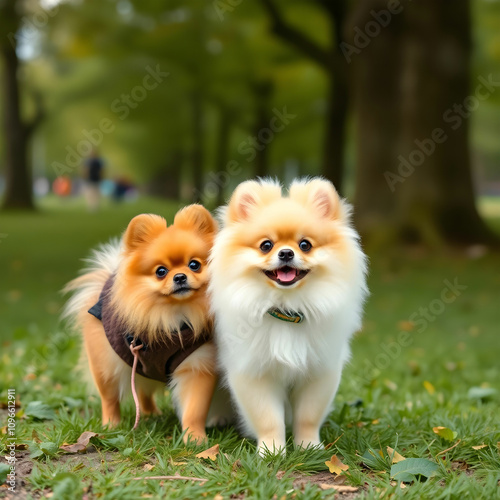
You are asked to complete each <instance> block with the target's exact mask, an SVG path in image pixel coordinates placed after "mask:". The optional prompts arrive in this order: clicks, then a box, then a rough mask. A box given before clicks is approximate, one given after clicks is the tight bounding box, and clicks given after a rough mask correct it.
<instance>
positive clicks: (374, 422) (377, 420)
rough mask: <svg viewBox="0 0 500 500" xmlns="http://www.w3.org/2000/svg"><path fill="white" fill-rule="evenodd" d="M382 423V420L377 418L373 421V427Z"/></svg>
mask: <svg viewBox="0 0 500 500" xmlns="http://www.w3.org/2000/svg"><path fill="white" fill-rule="evenodd" d="M379 423H380V420H379V419H378V418H376V419H375V420H372V425H377V424H379Z"/></svg>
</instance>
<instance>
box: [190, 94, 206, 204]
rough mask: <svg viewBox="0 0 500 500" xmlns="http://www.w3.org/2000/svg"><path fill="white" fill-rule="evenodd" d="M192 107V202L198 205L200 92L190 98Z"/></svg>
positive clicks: (200, 188)
mask: <svg viewBox="0 0 500 500" xmlns="http://www.w3.org/2000/svg"><path fill="white" fill-rule="evenodd" d="M192 106H193V154H192V174H193V179H192V182H193V202H194V203H199V202H201V201H202V199H203V188H204V181H203V174H204V172H203V170H204V169H203V151H204V144H203V139H204V138H203V98H202V95H201V91H200V90H199V89H196V90H195V91H194V93H193V98H192Z"/></svg>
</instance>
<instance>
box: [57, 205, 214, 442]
mask: <svg viewBox="0 0 500 500" xmlns="http://www.w3.org/2000/svg"><path fill="white" fill-rule="evenodd" d="M216 231H217V226H216V223H215V221H214V219H213V218H212V216H211V215H210V213H209V212H208V211H207V210H206V209H205V208H203V207H201V206H200V205H190V206H188V207H186V208H184V209H183V210H181V211H179V212H178V213H177V215H176V216H175V219H174V223H173V224H172V225H171V226H168V227H167V224H166V221H165V219H163V218H162V217H159V216H157V215H146V214H143V215H139V216H137V217H135V218H134V219H133V220H132V221H131V222H130V224H129V226H128V228H127V230H126V231H125V234H124V235H123V238H122V240H121V241H120V242H115V243H111V244H109V245H107V246H104V247H101V249H99V250H97V251H96V252H95V253H94V256H93V258H92V259H91V260H90V262H91V266H90V268H89V269H87V270H86V272H85V273H84V274H83V275H82V276H80V277H79V278H77V279H75V280H73V281H72V282H71V283H69V284H68V286H67V287H66V291H72V292H75V293H74V294H73V296H72V297H71V299H70V300H69V301H68V304H67V306H66V311H65V316H66V317H70V318H72V319H73V320H74V323H75V326H76V327H77V328H78V329H80V330H81V331H82V334H83V343H84V348H85V353H86V355H87V358H88V362H89V368H90V371H91V373H92V377H93V380H94V382H95V385H96V387H97V389H98V391H99V394H100V396H101V402H102V419H103V423H109V424H110V425H117V424H118V423H119V422H120V401H121V400H122V399H123V398H124V396H125V395H126V393H127V392H128V390H129V389H130V375H131V368H130V367H129V366H128V365H127V364H126V363H125V362H124V361H122V359H121V358H120V357H119V356H118V355H117V354H116V353H115V351H114V350H113V348H112V347H111V346H110V344H109V342H108V340H107V337H106V334H105V332H104V329H103V326H102V323H101V321H99V320H98V319H97V318H95V317H94V316H92V315H90V314H89V313H88V312H87V311H88V309H89V308H90V307H92V306H93V305H94V304H95V303H96V302H97V301H98V299H99V294H100V292H101V290H102V288H103V286H104V284H105V282H106V281H107V279H108V278H109V277H110V276H111V275H112V274H115V276H116V277H115V282H114V285H113V288H112V289H111V304H112V306H113V308H114V310H115V311H116V313H117V314H118V316H119V317H120V319H121V320H122V321H123V322H125V324H126V325H127V327H128V329H130V330H131V331H134V332H140V335H141V339H142V340H144V341H145V342H147V343H148V344H151V343H155V344H157V345H160V346H161V341H162V340H168V337H169V335H170V333H171V332H174V331H179V330H180V327H181V325H182V323H183V322H186V323H188V324H189V325H190V326H191V328H192V330H193V332H194V333H195V335H199V334H200V333H201V332H202V331H204V330H206V329H212V319H211V317H210V314H209V304H208V299H207V294H206V288H207V283H208V274H207V269H206V261H207V258H208V255H209V252H210V249H211V246H212V243H213V239H214V236H215V233H216ZM193 260H195V261H198V262H199V263H201V268H200V270H197V271H193V270H191V269H190V268H189V267H188V266H189V263H190V262H191V261H193ZM160 266H164V267H165V268H166V269H167V270H168V273H167V275H166V276H165V277H164V278H159V277H157V276H156V274H155V273H156V270H157V269H158V268H159V267H160ZM179 273H182V274H185V275H186V277H187V284H188V286H189V288H190V290H189V291H183V292H182V293H181V292H178V291H176V288H175V285H174V282H173V277H174V276H175V275H176V274H179ZM137 334H138V333H137ZM215 358H216V354H215V347H214V345H213V342H211V341H210V342H207V343H206V344H204V345H203V346H201V347H200V348H198V349H197V350H196V351H195V352H194V353H192V354H191V355H190V356H189V357H188V358H187V359H185V360H184V361H183V362H182V363H181V364H180V365H179V366H178V367H177V369H176V370H175V371H174V373H173V376H172V382H171V389H172V396H173V399H174V403H175V405H176V407H177V411H178V414H179V418H180V420H181V423H182V428H183V431H186V433H185V435H184V440H185V441H186V440H187V439H188V438H191V439H193V440H196V441H201V440H204V439H205V438H206V434H205V421H206V418H207V414H208V410H209V406H210V402H211V399H212V395H213V391H214V387H215V383H216V367H215V365H216V361H215ZM136 384H137V392H138V396H139V401H140V406H141V411H142V413H143V414H158V413H159V410H158V408H157V406H156V403H155V401H154V393H155V392H156V391H158V390H160V389H162V387H163V383H162V382H158V381H154V380H151V379H148V378H145V377H142V376H141V375H137V376H136Z"/></svg>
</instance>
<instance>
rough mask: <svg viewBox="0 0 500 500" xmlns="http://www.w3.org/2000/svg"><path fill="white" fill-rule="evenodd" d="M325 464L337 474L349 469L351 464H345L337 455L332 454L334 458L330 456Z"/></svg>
mask: <svg viewBox="0 0 500 500" xmlns="http://www.w3.org/2000/svg"><path fill="white" fill-rule="evenodd" d="M325 465H326V466H327V467H328V469H329V470H330V472H331V473H332V474H337V475H338V474H342V472H343V471H346V470H347V469H349V466H348V465H346V464H343V463H342V462H341V461H340V459H339V457H337V455H332V458H330V460H327V461H326V462H325Z"/></svg>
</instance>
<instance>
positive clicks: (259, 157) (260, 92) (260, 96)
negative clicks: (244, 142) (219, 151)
mask: <svg viewBox="0 0 500 500" xmlns="http://www.w3.org/2000/svg"><path fill="white" fill-rule="evenodd" d="M273 87H274V85H273V83H272V81H270V80H266V81H261V82H258V83H255V84H254V93H255V101H256V103H257V105H256V108H257V112H256V118H255V123H254V127H255V128H254V132H253V136H254V137H256V138H257V139H256V140H257V141H258V137H259V132H260V131H261V130H264V129H266V128H268V127H269V123H270V121H271V117H272V115H271V99H272V95H273V91H274V90H273ZM270 146H271V145H270V144H262V143H259V147H257V148H256V151H255V153H256V156H255V161H254V177H265V176H266V175H269V148H270Z"/></svg>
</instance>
